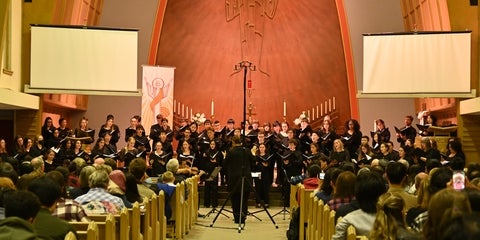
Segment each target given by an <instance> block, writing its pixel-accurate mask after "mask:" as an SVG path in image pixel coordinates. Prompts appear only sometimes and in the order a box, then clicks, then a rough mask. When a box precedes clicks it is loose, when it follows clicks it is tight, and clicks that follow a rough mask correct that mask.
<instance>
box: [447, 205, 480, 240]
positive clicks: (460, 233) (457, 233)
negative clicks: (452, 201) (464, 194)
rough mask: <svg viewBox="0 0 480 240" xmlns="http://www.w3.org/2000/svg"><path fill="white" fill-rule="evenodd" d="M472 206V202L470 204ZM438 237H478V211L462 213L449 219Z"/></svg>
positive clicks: (479, 221) (452, 238) (479, 226)
mask: <svg viewBox="0 0 480 240" xmlns="http://www.w3.org/2000/svg"><path fill="white" fill-rule="evenodd" d="M472 207H473V204H472ZM449 222H450V224H448V226H447V227H446V229H444V231H443V234H442V235H441V236H440V237H441V238H440V239H450V240H466V239H480V218H479V217H478V213H471V214H466V215H462V216H459V217H456V218H453V219H451V220H450V221H449Z"/></svg>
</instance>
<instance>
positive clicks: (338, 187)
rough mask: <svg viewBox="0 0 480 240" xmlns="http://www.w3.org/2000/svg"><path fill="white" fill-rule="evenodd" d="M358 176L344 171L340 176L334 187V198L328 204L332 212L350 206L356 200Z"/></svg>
mask: <svg viewBox="0 0 480 240" xmlns="http://www.w3.org/2000/svg"><path fill="white" fill-rule="evenodd" d="M356 181H357V176H356V175H355V174H354V173H352V172H350V171H344V172H342V173H340V175H338V178H337V179H336V181H335V185H334V187H333V196H332V199H330V201H328V202H327V204H328V206H329V207H330V209H331V210H335V211H336V210H337V209H338V208H339V207H341V206H343V205H345V204H349V203H350V202H351V201H352V200H354V199H355V183H356Z"/></svg>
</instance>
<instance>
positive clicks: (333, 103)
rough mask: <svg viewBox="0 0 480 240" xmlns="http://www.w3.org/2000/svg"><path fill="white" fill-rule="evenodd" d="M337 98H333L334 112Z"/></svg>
mask: <svg viewBox="0 0 480 240" xmlns="http://www.w3.org/2000/svg"><path fill="white" fill-rule="evenodd" d="M335 109H336V108H335V97H333V110H335Z"/></svg>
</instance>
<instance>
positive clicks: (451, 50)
mask: <svg viewBox="0 0 480 240" xmlns="http://www.w3.org/2000/svg"><path fill="white" fill-rule="evenodd" d="M470 38H471V33H470V32H441V33H438V32H419V33H403V34H398V33H392V34H364V37H363V43H364V46H363V51H364V56H363V57H364V58H363V94H377V93H387V94H392V93H393V94H402V93H403V94H417V95H421V94H425V93H434V94H440V95H441V94H452V93H453V94H456V93H460V94H461V93H467V94H468V93H470V92H471V86H470V55H471V50H470V47H471V46H470V45H471V40H470ZM417 97H418V96H417Z"/></svg>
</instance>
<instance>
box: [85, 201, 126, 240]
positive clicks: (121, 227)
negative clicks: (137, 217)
mask: <svg viewBox="0 0 480 240" xmlns="http://www.w3.org/2000/svg"><path fill="white" fill-rule="evenodd" d="M107 216H108V215H106V214H101V215H99V214H90V215H88V218H90V220H92V221H95V222H97V223H103V222H105V221H106V218H107ZM112 216H113V218H114V220H115V236H116V237H115V239H119V240H129V239H130V222H129V213H128V209H127V208H123V209H122V210H121V212H120V214H118V215H112Z"/></svg>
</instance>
